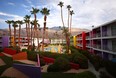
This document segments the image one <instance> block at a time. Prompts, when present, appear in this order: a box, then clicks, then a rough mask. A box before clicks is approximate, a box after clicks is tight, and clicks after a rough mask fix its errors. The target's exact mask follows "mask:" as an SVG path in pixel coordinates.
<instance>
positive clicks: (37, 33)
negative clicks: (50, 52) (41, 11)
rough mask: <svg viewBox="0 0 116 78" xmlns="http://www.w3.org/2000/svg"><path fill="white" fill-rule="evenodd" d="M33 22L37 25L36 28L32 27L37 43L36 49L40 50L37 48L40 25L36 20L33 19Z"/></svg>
mask: <svg viewBox="0 0 116 78" xmlns="http://www.w3.org/2000/svg"><path fill="white" fill-rule="evenodd" d="M33 23H34V25H36V26H37V28H36V29H34V32H35V33H36V36H35V37H36V38H37V44H38V47H37V48H38V50H40V48H39V28H40V25H39V24H38V20H34V21H33Z"/></svg>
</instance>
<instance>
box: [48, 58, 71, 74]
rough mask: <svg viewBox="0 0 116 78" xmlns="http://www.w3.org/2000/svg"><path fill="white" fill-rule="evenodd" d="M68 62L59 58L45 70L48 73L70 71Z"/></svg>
mask: <svg viewBox="0 0 116 78" xmlns="http://www.w3.org/2000/svg"><path fill="white" fill-rule="evenodd" d="M70 69H71V67H70V62H69V61H68V60H67V59H65V58H62V57H59V58H57V59H56V60H55V62H54V63H53V64H52V65H50V66H49V67H48V69H47V71H48V72H64V71H67V70H70Z"/></svg>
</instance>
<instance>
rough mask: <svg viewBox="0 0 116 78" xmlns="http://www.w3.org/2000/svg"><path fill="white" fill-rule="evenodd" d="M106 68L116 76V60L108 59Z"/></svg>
mask: <svg viewBox="0 0 116 78" xmlns="http://www.w3.org/2000/svg"><path fill="white" fill-rule="evenodd" d="M105 68H106V70H107V71H108V73H110V74H111V75H112V76H114V77H115V78H116V62H112V61H106V62H105Z"/></svg>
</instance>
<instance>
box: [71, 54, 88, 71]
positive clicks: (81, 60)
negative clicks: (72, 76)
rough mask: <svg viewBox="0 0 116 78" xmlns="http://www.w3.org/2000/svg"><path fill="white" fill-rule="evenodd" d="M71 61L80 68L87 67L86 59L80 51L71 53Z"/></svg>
mask: <svg viewBox="0 0 116 78" xmlns="http://www.w3.org/2000/svg"><path fill="white" fill-rule="evenodd" d="M71 59H72V62H74V63H77V64H79V65H80V67H81V68H84V69H86V68H88V59H87V58H86V57H85V56H83V55H82V54H80V53H76V52H75V53H73V54H72V56H71Z"/></svg>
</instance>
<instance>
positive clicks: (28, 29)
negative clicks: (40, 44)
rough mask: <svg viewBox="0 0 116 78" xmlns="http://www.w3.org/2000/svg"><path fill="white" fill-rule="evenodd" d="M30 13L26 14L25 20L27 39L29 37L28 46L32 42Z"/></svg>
mask: <svg viewBox="0 0 116 78" xmlns="http://www.w3.org/2000/svg"><path fill="white" fill-rule="evenodd" d="M30 17H31V16H30V15H25V17H24V22H25V23H26V33H27V39H28V47H29V42H30V40H29V39H30Z"/></svg>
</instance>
